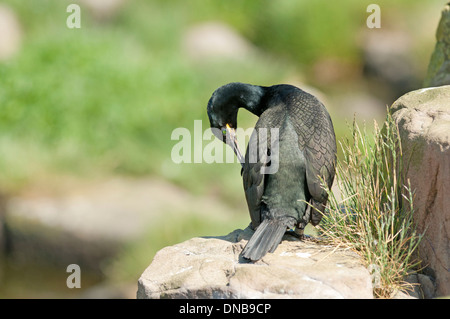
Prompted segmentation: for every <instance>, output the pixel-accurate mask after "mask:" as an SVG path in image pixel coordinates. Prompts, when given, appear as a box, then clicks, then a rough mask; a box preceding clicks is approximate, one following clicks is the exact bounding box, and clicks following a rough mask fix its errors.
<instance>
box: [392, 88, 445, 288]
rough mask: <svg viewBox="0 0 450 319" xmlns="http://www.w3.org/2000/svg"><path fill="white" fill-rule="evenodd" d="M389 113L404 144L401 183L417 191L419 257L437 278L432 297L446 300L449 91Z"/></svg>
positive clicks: (406, 100)
mask: <svg viewBox="0 0 450 319" xmlns="http://www.w3.org/2000/svg"><path fill="white" fill-rule="evenodd" d="M391 113H392V115H393V118H394V119H395V121H396V123H397V124H398V127H399V132H400V137H401V142H402V151H403V156H402V165H403V170H404V174H405V176H404V180H405V181H407V180H408V179H409V180H410V182H411V186H412V188H413V190H414V191H415V198H414V220H415V222H416V224H417V230H418V231H419V232H420V233H423V232H424V231H425V230H426V232H425V236H424V239H423V240H422V242H421V244H420V245H419V249H418V252H419V257H420V259H421V260H422V261H423V265H424V266H426V265H428V267H430V268H431V269H432V271H431V272H432V273H434V275H435V280H436V294H437V295H438V296H442V295H450V271H449V270H450V196H448V190H449V189H450V179H449V176H450V86H442V87H437V88H425V89H420V90H416V91H413V92H410V93H407V94H405V95H404V96H402V97H401V98H399V99H398V100H397V101H396V102H395V103H394V104H393V105H392V107H391ZM430 289H431V288H430Z"/></svg>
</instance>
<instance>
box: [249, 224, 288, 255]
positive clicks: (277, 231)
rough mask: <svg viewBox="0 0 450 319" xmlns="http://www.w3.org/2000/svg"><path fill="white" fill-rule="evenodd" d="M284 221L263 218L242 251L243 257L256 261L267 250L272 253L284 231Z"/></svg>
mask: <svg viewBox="0 0 450 319" xmlns="http://www.w3.org/2000/svg"><path fill="white" fill-rule="evenodd" d="M286 227H287V226H286V223H285V222H283V221H281V220H276V219H265V220H264V221H263V222H262V223H261V225H259V226H258V229H257V230H256V231H255V233H254V234H253V236H252V237H251V238H250V240H249V241H248V243H247V245H246V246H245V247H244V250H243V251H242V256H243V257H244V258H247V259H250V260H253V261H256V260H259V259H261V258H262V257H264V255H265V254H267V253H268V252H271V253H273V252H274V251H275V249H276V248H277V247H278V245H279V244H280V242H281V239H282V238H283V235H284V233H285V232H286Z"/></svg>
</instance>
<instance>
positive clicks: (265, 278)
mask: <svg viewBox="0 0 450 319" xmlns="http://www.w3.org/2000/svg"><path fill="white" fill-rule="evenodd" d="M251 233H252V231H251V230H250V229H248V228H247V229H245V230H240V229H238V230H235V231H234V232H232V233H230V234H229V235H227V236H223V237H210V238H193V239H190V240H187V241H185V242H183V243H180V244H177V245H174V246H170V247H166V248H163V249H162V250H160V251H159V252H158V253H157V254H156V255H155V257H154V259H153V261H152V263H151V264H150V266H149V267H148V268H147V269H146V270H145V271H144V273H143V274H142V275H141V277H140V279H139V281H138V292H137V297H138V298H142V299H147V298H152V299H153V298H373V294H372V281H371V276H370V274H369V272H368V271H367V269H366V268H365V267H364V266H363V265H362V263H361V260H360V258H359V257H358V255H357V254H356V253H354V252H352V251H349V250H344V249H339V248H336V247H331V246H324V245H320V244H318V243H315V242H313V241H311V240H306V241H299V240H297V239H295V238H293V237H291V236H285V238H284V240H283V242H282V243H281V244H280V245H279V246H278V248H277V249H276V251H275V252H274V253H269V254H267V255H266V256H265V257H263V258H262V259H261V260H260V261H258V262H256V263H248V262H246V261H245V260H243V259H242V257H240V256H239V255H240V253H241V251H242V249H243V247H244V246H245V244H246V242H247V240H248V238H250V236H251Z"/></svg>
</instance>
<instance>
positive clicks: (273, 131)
mask: <svg viewBox="0 0 450 319" xmlns="http://www.w3.org/2000/svg"><path fill="white" fill-rule="evenodd" d="M239 108H245V109H247V110H248V111H250V112H252V113H253V114H255V115H257V116H259V120H258V121H257V123H256V126H255V130H254V132H253V134H252V136H251V138H250V141H249V144H248V146H247V151H246V154H245V160H244V159H241V161H242V178H243V184H244V190H245V197H246V200H247V205H248V209H249V213H250V218H251V224H250V226H251V228H253V229H254V230H256V231H255V233H254V234H253V235H252V237H251V238H250V240H249V241H248V243H247V245H246V246H245V248H244V250H243V252H242V256H243V257H245V258H247V259H251V260H259V259H261V258H262V257H263V256H264V255H265V254H266V253H267V252H273V251H274V250H275V249H276V248H277V246H278V245H279V243H280V242H281V239H282V237H283V234H284V233H285V232H286V230H288V229H295V232H296V233H297V234H298V235H300V236H301V235H302V234H303V229H304V227H305V226H306V224H307V223H308V222H311V223H312V224H313V225H317V224H318V223H319V222H320V220H321V218H322V215H323V213H324V210H325V205H326V203H327V199H328V196H327V193H326V192H325V191H324V190H323V189H322V187H321V179H322V180H323V181H324V182H325V183H326V184H327V185H328V187H331V185H332V184H333V180H334V175H335V163H336V138H335V134H334V129H333V124H332V121H331V118H330V115H329V114H328V112H327V110H326V108H325V106H324V105H323V104H322V103H321V102H320V101H319V100H318V99H317V98H315V97H314V96H313V95H311V94H309V93H306V92H304V91H302V90H301V89H299V88H297V87H295V86H292V85H284V84H282V85H274V86H270V87H264V86H256V85H250V84H243V83H230V84H227V85H224V86H222V87H220V88H218V89H217V90H216V91H215V92H214V93H213V95H212V96H211V99H210V100H209V102H208V108H207V112H208V116H209V120H210V124H211V128H213V129H217V130H213V132H215V134H216V136H217V137H218V138H220V139H221V140H222V141H224V142H226V143H227V144H229V145H230V146H231V147H232V148H233V150H234V151H235V153H236V155H237V156H238V158H242V155H241V153H240V151H239V148H238V147H237V142H236V139H235V136H234V133H235V131H234V130H235V128H236V127H237V112H238V109H239ZM307 203H309V204H310V205H311V206H312V207H313V208H311V207H310V205H308V204H307Z"/></svg>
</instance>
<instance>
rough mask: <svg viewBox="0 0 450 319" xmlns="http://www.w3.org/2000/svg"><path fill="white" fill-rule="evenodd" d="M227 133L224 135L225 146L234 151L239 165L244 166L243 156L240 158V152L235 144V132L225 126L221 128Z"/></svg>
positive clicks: (228, 126)
mask: <svg viewBox="0 0 450 319" xmlns="http://www.w3.org/2000/svg"><path fill="white" fill-rule="evenodd" d="M223 129H225V130H226V131H227V134H226V141H225V142H226V144H228V145H229V146H230V147H231V148H232V149H233V151H234V153H235V154H236V156H237V158H238V160H239V163H241V165H244V164H243V163H244V156H242V153H241V150H240V149H239V145H238V143H237V137H236V130H235V129H234V128H232V127H230V125H228V124H227V125H226V127H225V128H223Z"/></svg>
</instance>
